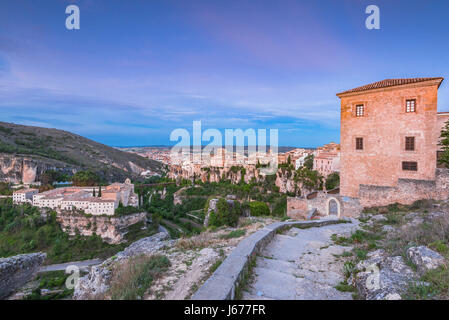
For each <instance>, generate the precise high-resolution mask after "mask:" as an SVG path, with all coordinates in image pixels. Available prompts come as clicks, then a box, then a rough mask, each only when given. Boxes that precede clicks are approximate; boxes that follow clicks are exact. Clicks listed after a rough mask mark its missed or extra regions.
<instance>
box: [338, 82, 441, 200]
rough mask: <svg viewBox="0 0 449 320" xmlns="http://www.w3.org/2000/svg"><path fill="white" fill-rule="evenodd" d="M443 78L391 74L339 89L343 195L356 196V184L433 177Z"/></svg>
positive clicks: (393, 184)
mask: <svg viewBox="0 0 449 320" xmlns="http://www.w3.org/2000/svg"><path fill="white" fill-rule="evenodd" d="M442 81H443V78H441V77H440V78H413V79H389V80H384V81H380V82H376V83H373V84H370V85H366V86H363V87H359V88H355V89H351V90H348V91H345V92H342V93H339V94H337V96H338V97H339V98H340V99H341V138H340V145H341V163H340V166H341V169H340V171H341V173H340V175H341V177H340V194H341V195H342V196H346V197H354V198H358V197H359V190H360V186H369V185H371V186H378V187H396V186H397V184H398V180H399V179H411V180H417V181H434V180H435V172H436V171H435V170H436V163H437V144H438V140H439V136H440V130H441V123H442V121H441V120H440V121H439V120H438V118H439V116H438V113H437V97H438V88H439V87H440V85H441V83H442ZM443 118H444V117H441V119H443Z"/></svg>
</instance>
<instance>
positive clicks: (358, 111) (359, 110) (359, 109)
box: [355, 104, 365, 117]
mask: <svg viewBox="0 0 449 320" xmlns="http://www.w3.org/2000/svg"><path fill="white" fill-rule="evenodd" d="M364 113H365V107H364V105H363V104H359V105H357V106H356V107H355V115H356V116H357V117H363V115H364Z"/></svg>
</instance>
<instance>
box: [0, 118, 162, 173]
mask: <svg viewBox="0 0 449 320" xmlns="http://www.w3.org/2000/svg"><path fill="white" fill-rule="evenodd" d="M1 153H3V154H12V155H16V156H18V157H21V156H26V157H28V158H32V159H33V160H35V161H36V162H38V163H39V162H41V163H45V164H46V165H47V166H51V167H55V168H57V169H61V171H62V170H63V169H65V170H64V171H65V172H67V171H70V169H75V170H90V171H92V172H94V173H96V174H97V175H99V176H100V177H101V178H102V179H104V180H107V181H112V180H115V181H117V180H123V179H124V178H125V177H128V176H130V175H131V176H134V177H138V175H139V173H140V172H141V171H144V170H151V171H154V172H161V169H162V164H161V163H159V162H157V161H154V160H150V159H146V158H143V157H141V156H139V155H136V154H132V153H127V152H123V151H120V150H118V149H115V148H112V147H109V146H106V145H104V144H101V143H98V142H95V141H92V140H89V139H87V138H84V137H81V136H79V135H76V134H73V133H70V132H67V131H63V130H57V129H48V128H41V127H32V126H23V125H17V124H13V123H6V122H0V154H1Z"/></svg>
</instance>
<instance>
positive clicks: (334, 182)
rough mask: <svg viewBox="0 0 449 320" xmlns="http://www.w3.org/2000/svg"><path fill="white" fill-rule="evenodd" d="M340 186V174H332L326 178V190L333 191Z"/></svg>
mask: <svg viewBox="0 0 449 320" xmlns="http://www.w3.org/2000/svg"><path fill="white" fill-rule="evenodd" d="M339 186H340V174H339V173H338V172H332V173H331V174H330V175H329V176H328V177H327V178H326V190H332V189H335V188H338V187H339Z"/></svg>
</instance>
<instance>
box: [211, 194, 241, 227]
mask: <svg viewBox="0 0 449 320" xmlns="http://www.w3.org/2000/svg"><path fill="white" fill-rule="evenodd" d="M240 215H241V207H240V203H239V202H238V201H234V202H233V203H232V204H231V203H228V202H227V201H226V200H225V199H223V198H220V199H218V202H217V210H216V211H212V212H211V213H210V217H209V225H211V226H217V227H220V226H223V225H228V226H236V225H237V222H238V220H239V217H240Z"/></svg>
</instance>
